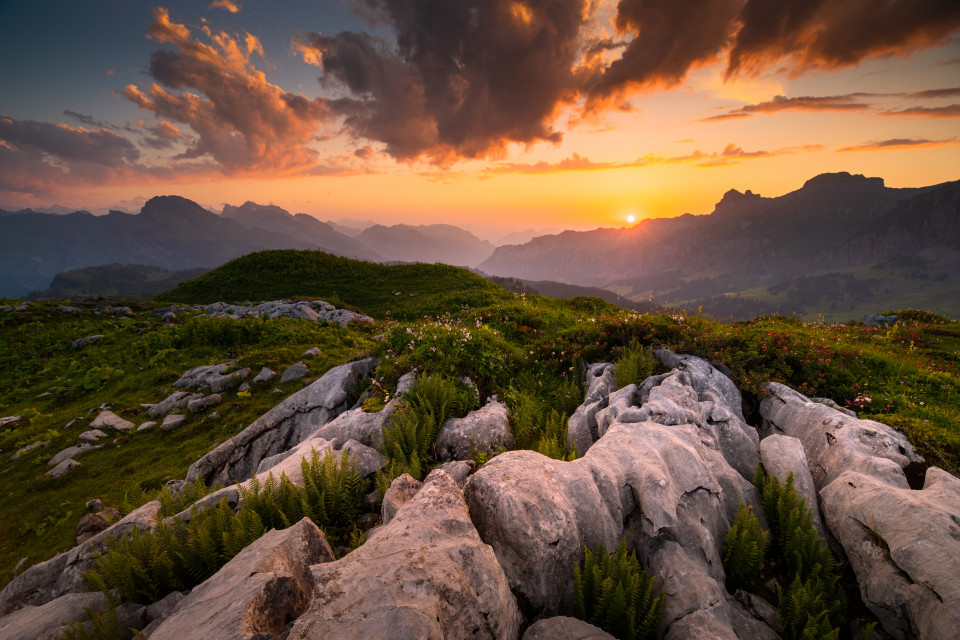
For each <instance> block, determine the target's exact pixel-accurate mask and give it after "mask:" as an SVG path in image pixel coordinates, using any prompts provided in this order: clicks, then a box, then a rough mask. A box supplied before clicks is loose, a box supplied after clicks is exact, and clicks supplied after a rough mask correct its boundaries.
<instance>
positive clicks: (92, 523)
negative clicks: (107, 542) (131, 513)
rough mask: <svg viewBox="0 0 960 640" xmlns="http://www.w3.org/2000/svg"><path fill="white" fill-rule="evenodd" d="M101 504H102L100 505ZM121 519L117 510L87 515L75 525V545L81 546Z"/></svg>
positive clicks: (105, 510) (104, 510)
mask: <svg viewBox="0 0 960 640" xmlns="http://www.w3.org/2000/svg"><path fill="white" fill-rule="evenodd" d="M101 504H102V503H101ZM121 517H122V515H121V513H120V510H119V509H102V510H100V511H98V512H96V513H88V514H86V515H85V516H83V517H82V518H80V522H78V523H77V530H76V533H75V535H76V537H77V544H83V543H84V542H86V541H87V540H89V539H90V538H92V537H93V536H95V535H97V534H98V533H100V532H101V531H103V530H105V529H106V528H107V527H109V526H110V525H112V524H113V523H114V522H117V521H118V520H120V518H121Z"/></svg>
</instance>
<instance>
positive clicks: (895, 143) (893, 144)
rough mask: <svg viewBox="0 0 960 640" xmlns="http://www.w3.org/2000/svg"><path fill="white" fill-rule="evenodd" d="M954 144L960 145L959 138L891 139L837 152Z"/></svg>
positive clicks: (844, 148) (845, 148)
mask: <svg viewBox="0 0 960 640" xmlns="http://www.w3.org/2000/svg"><path fill="white" fill-rule="evenodd" d="M954 144H960V140H958V139H957V138H948V139H946V140H926V139H923V138H920V139H916V138H891V139H889V140H879V141H875V142H868V143H866V144H861V145H857V146H853V147H843V148H842V149H837V151H892V150H894V149H920V148H924V147H944V146H949V145H954Z"/></svg>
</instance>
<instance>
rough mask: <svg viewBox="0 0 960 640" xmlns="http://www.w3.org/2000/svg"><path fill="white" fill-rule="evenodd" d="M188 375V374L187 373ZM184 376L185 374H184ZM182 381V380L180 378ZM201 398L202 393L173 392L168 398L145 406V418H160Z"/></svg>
mask: <svg viewBox="0 0 960 640" xmlns="http://www.w3.org/2000/svg"><path fill="white" fill-rule="evenodd" d="M188 373H189V372H188ZM184 375H186V374H184ZM181 379H182V378H181ZM202 397H203V394H202V393H190V392H188V391H174V392H173V393H171V394H170V395H169V396H167V397H166V398H164V399H163V400H161V401H160V402H158V403H157V404H151V405H148V406H147V416H149V417H151V418H162V417H164V416H165V415H167V414H168V413H170V412H171V411H173V410H174V409H183V408H184V407H186V406H187V405H188V404H189V403H190V402H191V401H193V400H198V399H200V398H202Z"/></svg>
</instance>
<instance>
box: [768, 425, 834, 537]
mask: <svg viewBox="0 0 960 640" xmlns="http://www.w3.org/2000/svg"><path fill="white" fill-rule="evenodd" d="M760 460H761V461H762V462H763V469H764V471H766V472H767V473H768V474H770V475H772V476H776V478H777V479H778V480H779V481H780V482H782V483H784V484H786V482H787V479H788V478H789V477H790V474H791V473H792V474H793V486H794V488H796V490H797V495H798V496H800V497H801V498H806V500H807V508H809V509H810V510H811V511H812V512H813V524H814V525H815V526H816V527H817V530H818V531H819V532H820V536H821V537H824V538H826V537H827V535H826V529H824V527H823V521H822V520H821V519H820V500H819V498H818V496H817V488H816V486H814V484H813V476H812V475H810V466H809V465H808V464H807V455H806V454H805V453H804V452H803V443H801V442H800V441H799V440H797V439H796V438H791V437H790V436H783V435H776V434H774V435H772V436H768V437H766V438H764V439H763V440H761V441H760Z"/></svg>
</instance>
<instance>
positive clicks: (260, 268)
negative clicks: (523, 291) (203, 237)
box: [157, 250, 506, 318]
mask: <svg viewBox="0 0 960 640" xmlns="http://www.w3.org/2000/svg"><path fill="white" fill-rule="evenodd" d="M504 295H506V292H505V291H504V290H503V289H502V288H501V287H498V286H496V285H494V284H492V283H491V282H489V281H488V280H486V279H484V278H481V277H480V276H478V275H476V274H473V273H470V272H469V271H467V270H465V269H460V268H457V267H451V266H448V265H444V264H420V263H417V264H401V265H382V264H377V263H373V262H364V261H362V260H352V259H350V258H340V257H337V256H333V255H330V254H328V253H323V252H321V251H282V250H281V251H261V252H258V253H252V254H249V255H246V256H243V257H241V258H237V259H236V260H231V261H230V262H228V263H226V264H224V265H223V266H221V267H218V268H217V269H214V270H213V271H210V272H208V273H206V274H205V275H203V276H201V277H199V278H196V279H194V280H191V281H189V282H184V283H183V284H181V285H179V286H177V287H175V288H174V289H171V290H170V291H167V292H165V293H161V294H160V295H158V296H157V298H158V299H159V300H164V301H168V302H181V303H185V304H206V303H210V302H217V301H221V300H222V301H224V302H242V301H244V300H273V299H278V298H297V297H309V298H322V299H324V300H326V301H327V302H330V303H331V304H334V305H336V306H344V305H346V306H349V307H354V308H357V309H360V310H361V311H363V312H364V313H367V314H369V315H371V316H374V317H376V318H383V317H386V316H387V315H388V314H389V315H390V316H391V317H393V318H406V317H417V316H418V315H424V314H431V315H436V314H440V313H443V312H445V311H448V310H450V309H456V308H459V307H462V306H463V305H470V306H481V305H485V304H490V303H492V302H494V301H495V300H498V299H501V298H502V297H503V296H504Z"/></svg>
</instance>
